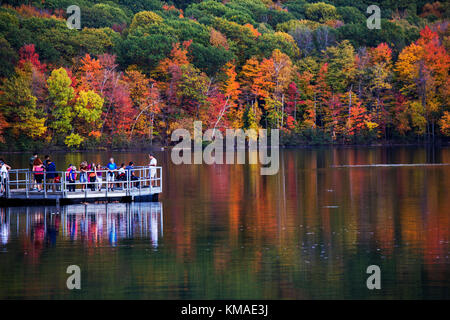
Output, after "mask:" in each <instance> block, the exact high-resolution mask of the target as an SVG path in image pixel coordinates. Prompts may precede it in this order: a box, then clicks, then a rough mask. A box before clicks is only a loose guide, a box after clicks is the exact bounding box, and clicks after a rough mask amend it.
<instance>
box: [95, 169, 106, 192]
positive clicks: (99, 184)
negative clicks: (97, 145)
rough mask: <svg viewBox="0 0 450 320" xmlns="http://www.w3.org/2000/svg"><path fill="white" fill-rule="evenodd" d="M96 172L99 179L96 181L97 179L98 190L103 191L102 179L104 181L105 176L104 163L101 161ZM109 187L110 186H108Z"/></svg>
mask: <svg viewBox="0 0 450 320" xmlns="http://www.w3.org/2000/svg"><path fill="white" fill-rule="evenodd" d="M96 173H97V179H96V181H97V186H98V191H102V181H103V178H102V165H101V164H100V163H99V164H97V170H96ZM107 188H108V187H107Z"/></svg>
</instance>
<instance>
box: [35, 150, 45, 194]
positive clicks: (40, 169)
mask: <svg viewBox="0 0 450 320" xmlns="http://www.w3.org/2000/svg"><path fill="white" fill-rule="evenodd" d="M44 171H45V167H44V163H42V160H41V159H39V158H38V157H37V158H36V159H34V161H33V173H34V180H35V181H36V187H37V191H38V192H41V191H42V180H44Z"/></svg>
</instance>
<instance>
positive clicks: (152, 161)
mask: <svg viewBox="0 0 450 320" xmlns="http://www.w3.org/2000/svg"><path fill="white" fill-rule="evenodd" d="M148 158H149V159H150V163H149V167H150V183H151V185H152V186H154V182H155V181H154V179H155V176H156V168H153V167H156V166H157V164H158V161H157V160H156V158H155V157H154V156H153V155H152V154H149V155H148Z"/></svg>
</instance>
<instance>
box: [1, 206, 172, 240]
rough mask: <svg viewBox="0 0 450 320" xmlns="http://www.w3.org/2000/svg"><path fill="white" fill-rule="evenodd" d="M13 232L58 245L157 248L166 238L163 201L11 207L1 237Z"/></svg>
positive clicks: (3, 216)
mask: <svg viewBox="0 0 450 320" xmlns="http://www.w3.org/2000/svg"><path fill="white" fill-rule="evenodd" d="M11 233H13V234H14V233H16V234H17V235H19V234H22V235H26V237H27V238H30V240H32V241H39V242H41V243H49V244H52V245H55V244H57V243H59V242H60V241H64V240H71V241H81V242H87V243H89V244H90V245H100V244H109V245H111V246H116V245H118V244H120V241H121V240H122V239H139V238H140V239H149V240H150V243H151V245H152V247H154V248H156V247H157V246H158V243H159V239H161V238H162V236H163V210H162V203H160V202H138V203H103V204H87V205H82V204H79V205H67V206H63V207H59V208H57V207H37V206H36V207H11V208H4V209H2V210H1V211H0V237H1V242H2V243H3V244H7V243H8V241H9V237H10V235H11Z"/></svg>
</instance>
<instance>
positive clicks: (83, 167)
mask: <svg viewBox="0 0 450 320" xmlns="http://www.w3.org/2000/svg"><path fill="white" fill-rule="evenodd" d="M87 182H88V164H87V162H86V161H83V162H81V164H80V183H81V190H83V191H84V189H85V188H86V184H87Z"/></svg>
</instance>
